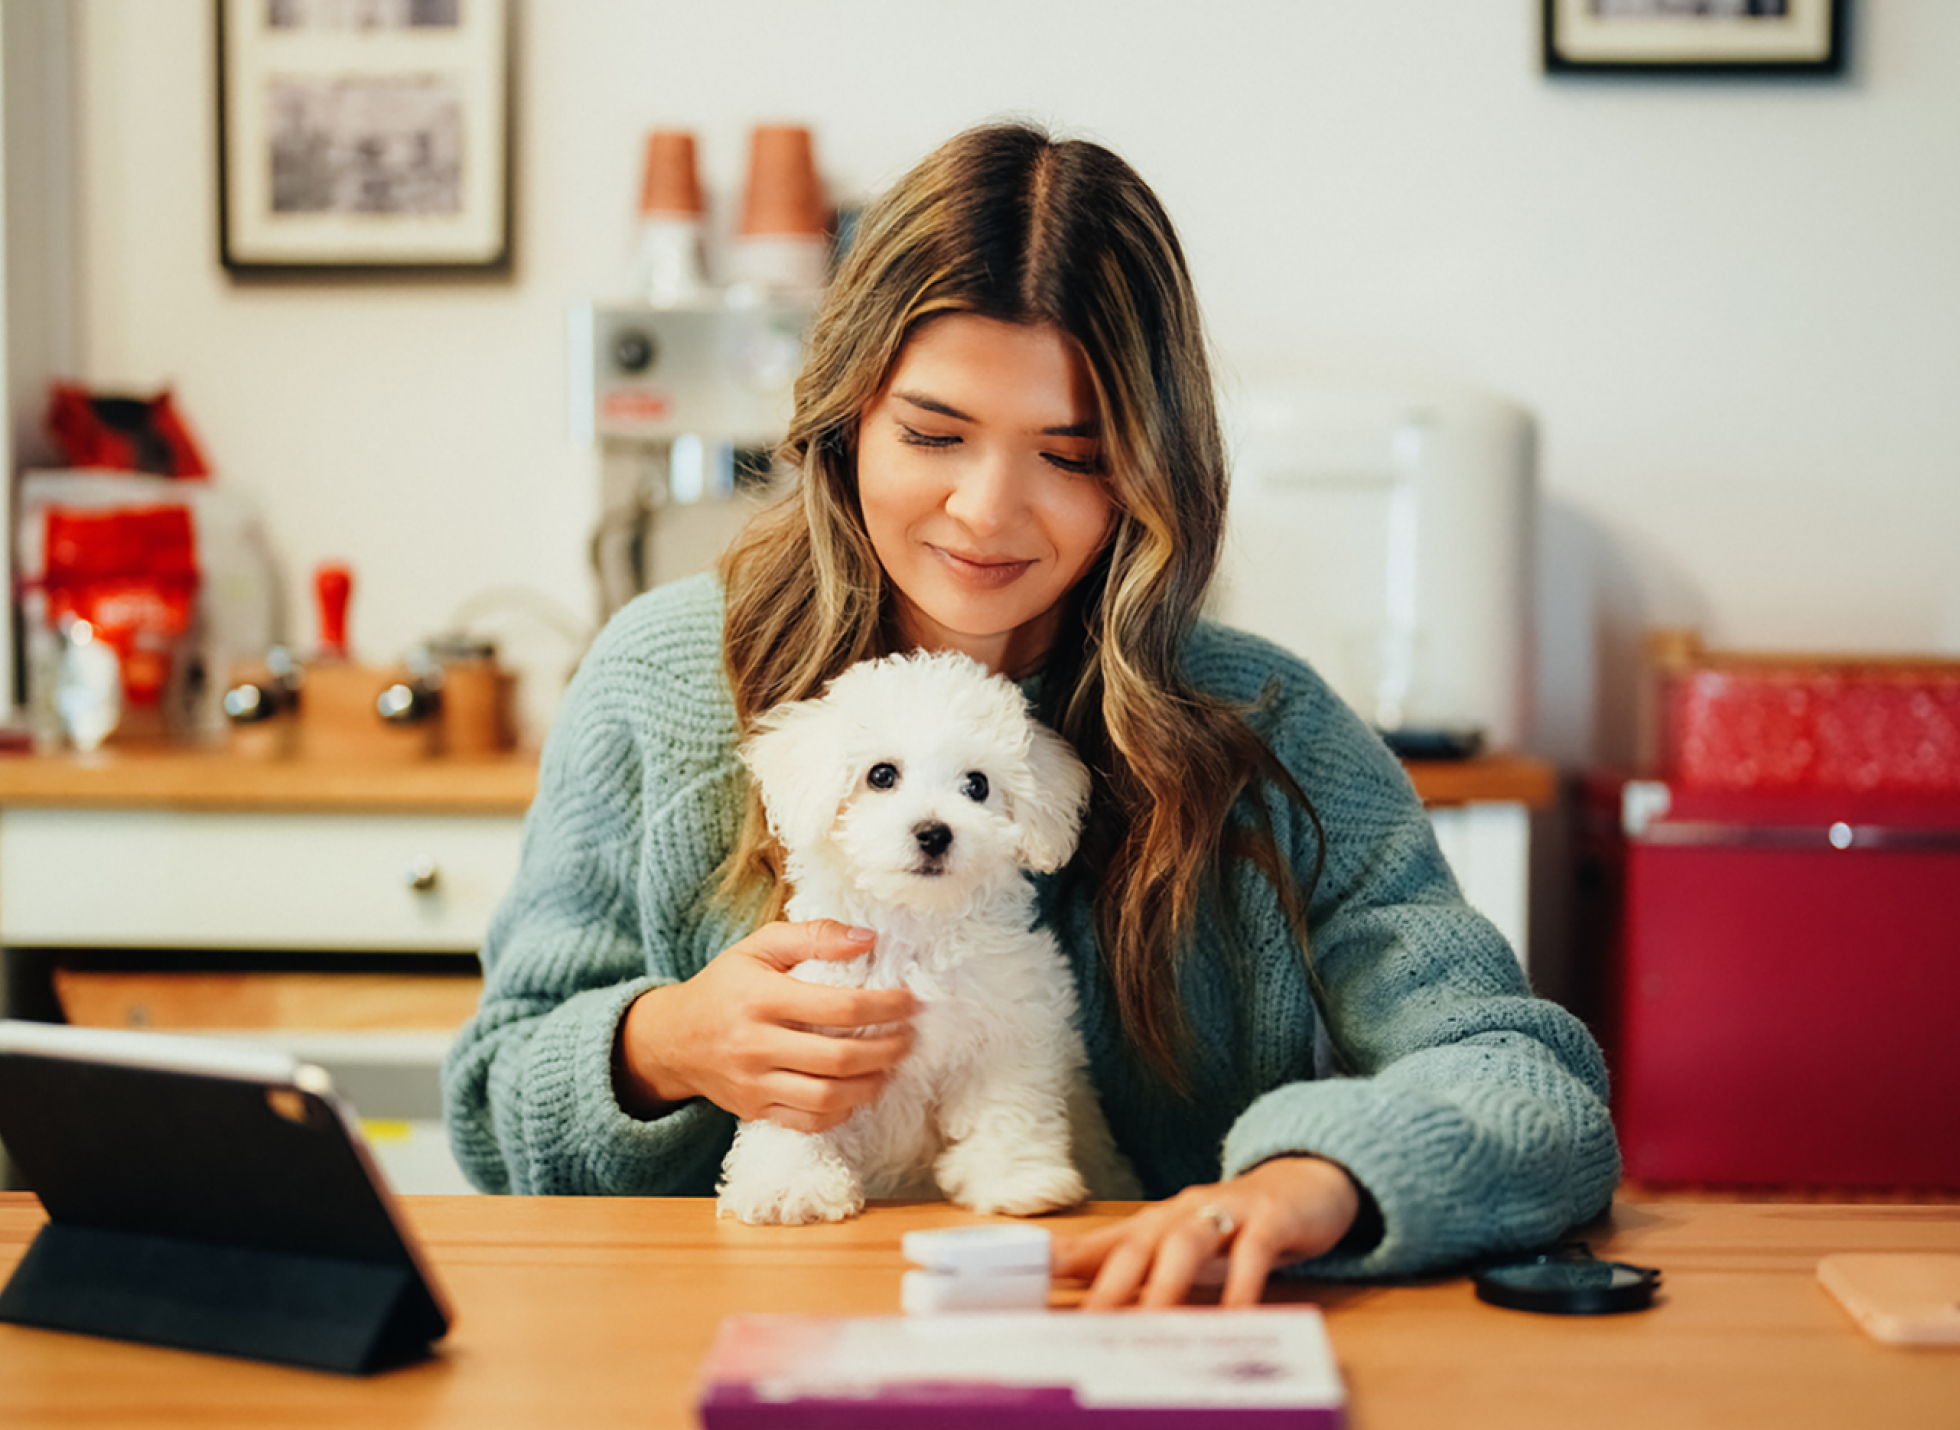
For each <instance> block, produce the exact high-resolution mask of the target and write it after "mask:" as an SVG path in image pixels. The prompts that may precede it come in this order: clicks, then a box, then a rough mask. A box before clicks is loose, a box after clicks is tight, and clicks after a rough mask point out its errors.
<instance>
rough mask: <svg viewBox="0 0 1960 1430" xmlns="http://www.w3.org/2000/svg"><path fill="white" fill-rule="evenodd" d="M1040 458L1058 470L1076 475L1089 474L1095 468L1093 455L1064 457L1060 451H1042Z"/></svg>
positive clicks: (1084, 475) (1083, 475)
mask: <svg viewBox="0 0 1960 1430" xmlns="http://www.w3.org/2000/svg"><path fill="white" fill-rule="evenodd" d="M1041 460H1042V461H1044V462H1046V463H1047V464H1048V465H1049V466H1051V467H1054V468H1056V469H1057V470H1058V471H1063V472H1070V473H1072V474H1074V475H1075V476H1078V477H1086V476H1089V475H1090V474H1091V473H1093V472H1094V471H1095V470H1096V459H1095V458H1093V457H1064V456H1063V455H1062V454H1061V453H1060V452H1043V453H1042V454H1041Z"/></svg>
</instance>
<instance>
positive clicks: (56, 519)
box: [41, 506, 199, 706]
mask: <svg viewBox="0 0 1960 1430" xmlns="http://www.w3.org/2000/svg"><path fill="white" fill-rule="evenodd" d="M41 584H42V586H43V588H44V589H45V591H46V593H47V602H48V620H49V621H50V623H52V624H53V625H54V626H55V627H57V628H59V627H61V626H63V625H65V624H66V623H67V622H69V621H75V620H81V621H87V622H88V623H89V624H90V625H91V626H92V627H93V628H94V630H95V633H96V635H97V637H98V638H100V639H102V640H104V641H106V642H107V643H108V644H109V645H110V646H112V647H113V648H114V649H115V652H116V655H117V656H118V658H120V660H121V661H122V675H123V696H124V699H126V700H127V701H128V702H129V703H130V704H131V705H134V706H155V705H156V704H157V703H158V702H159V700H160V699H161V697H162V694H163V689H164V686H165V685H166V683H167V682H168V681H169V678H170V668H171V660H172V657H173V655H174V653H175V650H176V647H177V643H178V641H179V640H180V639H181V638H182V637H183V635H184V633H185V632H186V631H187V630H188V629H189V628H190V623H191V617H192V615H193V613H194V611H195V609H196V605H197V592H198V585H199V576H198V569H197V545H196V541H195V539H194V537H193V534H192V529H191V514H190V510H189V509H188V508H186V507H181V506H151V507H121V508H116V509H113V510H110V511H82V510H73V509H69V508H65V507H49V508H48V510H47V534H46V563H45V572H44V574H43V576H42V578H41Z"/></svg>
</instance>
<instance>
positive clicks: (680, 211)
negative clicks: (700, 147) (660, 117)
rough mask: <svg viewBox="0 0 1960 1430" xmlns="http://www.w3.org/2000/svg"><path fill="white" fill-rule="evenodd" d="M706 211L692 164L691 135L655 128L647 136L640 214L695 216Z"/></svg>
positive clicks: (684, 131)
mask: <svg viewBox="0 0 1960 1430" xmlns="http://www.w3.org/2000/svg"><path fill="white" fill-rule="evenodd" d="M706 211H707V205H706V204H705V203H703V202H702V200H701V177H700V174H699V172H698V171H697V170H696V168H695V164H694V136H693V135H692V134H690V133H688V132H687V131H686V130H685V129H656V130H654V131H653V132H652V133H651V134H649V135H647V159H646V173H645V174H644V176H643V177H642V179H641V183H640V212H641V213H643V214H675V215H686V216H690V217H691V216H697V215H700V214H702V213H705V212H706Z"/></svg>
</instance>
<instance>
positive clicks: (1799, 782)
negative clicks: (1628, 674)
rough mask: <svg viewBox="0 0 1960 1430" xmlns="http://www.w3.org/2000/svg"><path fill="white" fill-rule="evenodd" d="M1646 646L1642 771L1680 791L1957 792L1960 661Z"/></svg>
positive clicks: (1667, 641) (1685, 643) (1678, 637)
mask: <svg viewBox="0 0 1960 1430" xmlns="http://www.w3.org/2000/svg"><path fill="white" fill-rule="evenodd" d="M1649 650H1650V656H1651V657H1652V661H1653V677H1654V689H1653V700H1654V710H1653V716H1654V719H1655V725H1656V729H1655V730H1654V731H1653V736H1654V738H1653V742H1652V748H1651V749H1650V750H1649V763H1650V765H1651V767H1652V768H1653V769H1655V771H1656V772H1657V773H1659V774H1660V775H1661V776H1662V777H1664V778H1666V779H1668V780H1669V781H1671V782H1672V783H1673V784H1675V785H1676V786H1677V787H1679V788H1682V789H1699V790H1764V791H1776V790H1782V791H1790V790H1845V791H1876V792H1892V793H1920V794H1941V793H1960V661H1955V660H1937V659H1932V658H1923V659H1874V658H1858V657H1843V656H1817V657H1802V656H1769V655H1739V654H1718V653H1714V652H1709V651H1705V650H1703V649H1702V648H1701V646H1700V644H1699V642H1697V641H1696V640H1695V639H1694V638H1693V637H1692V636H1687V635H1682V634H1679V633H1671V634H1663V635H1661V636H1659V637H1658V638H1656V640H1655V641H1653V642H1650V647H1649Z"/></svg>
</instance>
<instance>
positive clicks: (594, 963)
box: [443, 581, 742, 1195]
mask: <svg viewBox="0 0 1960 1430" xmlns="http://www.w3.org/2000/svg"><path fill="white" fill-rule="evenodd" d="M720 634H721V632H720V605H719V599H718V595H717V593H716V591H715V589H714V588H713V587H712V585H711V584H709V583H706V582H703V581H691V582H685V583H681V584H680V585H678V586H676V587H670V588H666V589H663V590H661V591H656V592H653V593H650V594H649V595H647V596H643V597H641V598H640V599H639V600H638V601H636V602H634V603H633V604H631V605H629V606H628V607H627V608H626V609H625V610H623V611H622V612H620V613H619V615H618V616H616V617H615V618H614V619H613V621H612V622H611V623H609V624H608V626H607V628H606V630H605V631H604V632H602V633H601V635H600V637H599V639H598V641H597V642H596V643H595V644H594V645H593V648H592V649H591V651H590V652H589V653H588V654H587V655H586V657H585V659H584V661H583V662H582V663H581V665H580V668H579V671H578V674H577V676H576V677H575V678H574V680H573V682H572V685H571V688H570V689H569V690H568V691H567V693H566V697H565V700H564V703H563V705H562V707H561V708H560V710H559V714H558V717H557V719H556V720H555V721H554V722H553V725H552V730H551V734H550V737H549V738H548V739H547V741H546V743H545V748H544V753H543V757H542V761H541V764H540V769H539V781H538V794H537V798H536V800H535V802H534V803H533V805H532V808H531V812H530V814H529V815H528V816H527V818H526V820H525V825H524V843H523V854H522V858H521V861H520V864H519V869H518V875H517V880H516V882H515V884H514V885H513V887H512V888H511V889H510V891H509V893H508V894H507V895H506V896H505V898H504V900H503V902H502V904H501V905H500V906H499V908H498V910H497V913H496V916H495V917H494V919H493V920H492V923H491V926H490V930H489V934H488V937H487V938H486V940H485V943H484V946H483V950H482V961H483V969H484V990H483V997H482V1000H481V1003H480V1004H479V1006H478V1009H477V1013H476V1016H475V1017H474V1018H472V1019H471V1020H470V1022H469V1023H467V1024H466V1025H465V1026H464V1028H463V1030H462V1032H461V1033H460V1035H459V1036H458V1038H457V1041H456V1043H455V1045H454V1047H453V1048H452V1049H451V1052H450V1054H449V1057H448V1059H447V1061H446V1063H445V1065H444V1069H443V1092H444V1102H445V1107H446V1112H447V1117H448V1123H449V1133H450V1141H451V1145H452V1148H453V1149H454V1152H455V1155H456V1159H457V1161H458V1163H459V1164H460V1165H461V1166H462V1168H463V1170H464V1171H465V1172H466V1173H467V1174H468V1176H469V1177H470V1179H471V1181H473V1182H474V1183H475V1184H476V1185H478V1186H479V1187H481V1188H483V1189H484V1190H485V1191H492V1192H521V1193H540V1194H565V1193H624V1194H639V1195H676V1194H698V1193H704V1192H707V1191H709V1190H711V1189H712V1187H713V1184H714V1177H715V1172H716V1169H717V1167H718V1166H719V1164H720V1161H721V1157H722V1154H723V1152H724V1151H725V1149H726V1147H727V1144H728V1139H729V1137H730V1136H731V1135H732V1130H733V1122H732V1119H730V1118H729V1117H728V1116H727V1114H726V1113H723V1112H721V1111H720V1110H719V1109H716V1108H713V1107H711V1106H709V1105H708V1104H706V1103H704V1102H698V1101H697V1102H692V1103H687V1104H684V1105H683V1106H682V1107H680V1108H679V1109H677V1110H676V1111H674V1112H673V1113H671V1114H669V1115H668V1116H666V1117H663V1118H660V1119H658V1120H657V1121H652V1122H643V1121H640V1120H637V1119H635V1118H633V1117H631V1116H629V1115H628V1114H627V1113H626V1112H625V1111H624V1110H622V1109H621V1107H620V1106H619V1102H618V1099H617V1098H616V1096H615V1095H614V1092H613V1085H612V1049H613V1042H614V1037H615V1034H616V1031H617V1029H618V1026H619V1022H620V1019H621V1018H622V1017H623V1016H624V1015H625V1012H626V1009H627V1007H628V1005H630V1004H631V1003H632V1001H633V1000H634V999H635V998H636V997H638V996H639V995H640V994H641V993H642V992H644V991H646V990H647V989H648V988H652V987H655V986H658V985H661V984H666V983H673V982H677V981H679V980H681V979H684V978H686V977H688V976H689V975H690V974H691V973H693V972H695V971H696V970H697V969H698V968H699V967H700V965H701V964H702V963H703V962H705V961H706V959H708V958H711V957H713V956H714V954H715V953H717V952H719V951H720V949H721V948H722V947H725V946H726V943H727V942H730V941H732V940H733V938H734V937H735V936H736V931H734V930H726V929H718V928H716V927H714V926H713V923H712V921H711V920H707V919H705V918H704V916H703V914H702V912H701V900H700V895H701V892H702V891H703V890H704V889H705V888H706V887H707V886H708V883H709V881H710V879H711V878H712V875H713V873H714V870H715V868H716V866H717V865H718V864H719V862H720V860H721V858H722V855H723V852H724V851H725V850H726V849H727V848H728V847H729V846H730V844H731V843H732V840H733V838H734V831H735V823H736V820H737V818H738V814H739V798H740V792H741V788H742V786H741V783H740V775H739V772H738V767H737V766H736V765H735V762H734V759H733V754H732V743H733V733H732V732H733V714H732V710H730V709H728V708H727V698H726V694H725V687H724V685H723V683H722V680H721V665H720V654H719V652H720Z"/></svg>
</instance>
